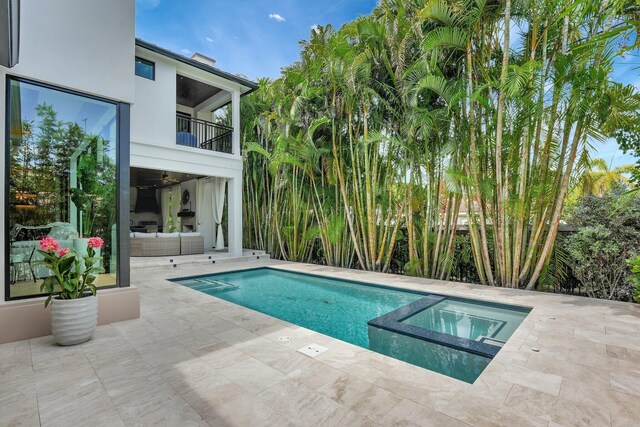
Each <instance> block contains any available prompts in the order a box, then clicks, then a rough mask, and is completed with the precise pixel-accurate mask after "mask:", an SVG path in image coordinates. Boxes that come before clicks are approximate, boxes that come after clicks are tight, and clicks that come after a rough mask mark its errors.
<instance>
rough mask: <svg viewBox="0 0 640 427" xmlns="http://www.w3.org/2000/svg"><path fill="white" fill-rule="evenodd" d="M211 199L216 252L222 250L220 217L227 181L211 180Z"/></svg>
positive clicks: (222, 238)
mask: <svg viewBox="0 0 640 427" xmlns="http://www.w3.org/2000/svg"><path fill="white" fill-rule="evenodd" d="M211 182H212V187H213V188H212V197H211V211H212V214H213V221H214V222H215V227H214V234H213V236H214V239H213V240H214V241H215V242H216V246H215V247H216V250H221V249H224V234H223V233H222V215H223V214H224V195H225V189H226V186H227V180H226V179H224V178H211Z"/></svg>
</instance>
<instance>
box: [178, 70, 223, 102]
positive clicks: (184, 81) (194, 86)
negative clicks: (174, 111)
mask: <svg viewBox="0 0 640 427" xmlns="http://www.w3.org/2000/svg"><path fill="white" fill-rule="evenodd" d="M220 91H222V89H220V88H219V87H215V86H211V85H209V84H207V83H203V82H199V81H197V80H194V79H192V78H189V77H185V76H181V75H180V74H178V75H176V102H177V103H178V104H180V105H186V106H187V107H190V108H194V107H196V106H198V105H200V104H202V103H203V102H204V101H206V100H207V99H209V98H211V97H212V96H214V95H216V94H217V93H218V92H220Z"/></svg>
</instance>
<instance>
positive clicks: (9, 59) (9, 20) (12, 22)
mask: <svg viewBox="0 0 640 427" xmlns="http://www.w3.org/2000/svg"><path fill="white" fill-rule="evenodd" d="M19 50H20V0H0V65H2V66H4V67H8V68H11V67H13V66H14V65H16V64H17V63H18V53H19Z"/></svg>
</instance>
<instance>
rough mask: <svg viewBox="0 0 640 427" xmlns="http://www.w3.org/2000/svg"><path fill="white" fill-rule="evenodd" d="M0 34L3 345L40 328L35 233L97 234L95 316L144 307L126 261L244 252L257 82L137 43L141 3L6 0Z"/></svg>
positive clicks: (201, 58) (69, 238) (76, 237)
mask: <svg viewBox="0 0 640 427" xmlns="http://www.w3.org/2000/svg"><path fill="white" fill-rule="evenodd" d="M0 32H1V34H2V37H0V79H1V80H2V85H0V98H2V101H3V106H4V109H3V111H5V114H2V115H0V122H1V123H0V140H1V141H2V144H3V145H2V146H3V148H4V149H3V150H2V153H1V154H0V155H1V156H2V161H0V174H1V176H2V177H3V180H4V184H5V185H2V186H0V198H1V199H2V200H3V205H4V207H5V208H4V209H2V210H0V217H1V219H2V222H3V223H4V224H5V227H4V228H3V231H2V234H1V235H2V237H1V238H0V240H1V242H0V243H1V244H0V259H2V260H3V262H2V276H0V277H2V280H3V286H1V287H0V324H4V322H11V323H13V324H17V325H21V326H20V327H18V328H17V330H16V331H13V332H11V333H6V331H5V332H3V331H0V343H1V342H6V341H11V340H15V339H24V338H28V337H32V336H37V335H46V334H48V327H49V326H48V323H47V319H48V314H46V312H45V311H44V310H42V307H41V304H42V301H41V296H40V291H39V283H41V280H42V279H43V277H44V276H45V275H46V274H47V272H46V271H43V270H42V267H37V266H34V261H36V258H37V256H38V255H37V252H35V248H36V246H37V241H38V240H39V239H40V238H41V237H43V236H52V237H54V238H56V239H58V240H59V241H60V243H61V245H63V246H65V247H69V248H75V249H78V248H79V247H81V246H82V244H83V242H84V240H83V239H86V238H87V237H91V236H94V235H97V236H99V237H102V238H103V239H104V240H105V246H104V248H103V249H102V251H103V252H102V256H103V261H102V262H103V267H104V273H103V274H101V275H100V278H99V283H98V284H99V285H100V286H101V287H102V288H104V289H103V290H102V291H101V292H99V297H100V312H101V316H102V318H101V319H100V322H102V323H105V322H108V321H114V320H120V319H125V318H131V317H135V316H137V315H138V312H139V301H138V298H139V297H138V293H137V291H136V290H135V288H131V287H130V286H129V268H130V264H129V257H130V255H132V256H156V255H158V254H160V255H176V256H177V255H181V254H197V253H207V252H213V251H227V252H229V254H231V255H241V254H242V167H243V163H242V157H241V152H240V98H241V96H243V95H245V94H247V93H250V92H251V91H253V90H255V89H256V88H257V85H256V84H255V83H254V82H251V81H249V80H248V79H246V78H244V77H241V76H239V75H234V74H231V73H228V72H224V71H222V70H220V69H218V68H216V67H215V61H214V60H213V59H211V58H208V57H207V56H206V55H203V54H200V53H197V54H194V55H193V56H192V57H185V56H182V55H179V54H176V53H174V52H172V51H170V50H167V49H165V48H163V47H160V46H157V45H155V44H152V43H149V42H147V41H143V40H140V39H136V37H135V0H114V1H108V2H107V1H103V0H57V1H55V2H52V1H48V0H30V1H20V0H0ZM152 239H153V240H152ZM188 239H192V240H188ZM85 246H86V245H85ZM16 300H18V301H16ZM114 307H118V309H117V310H114Z"/></svg>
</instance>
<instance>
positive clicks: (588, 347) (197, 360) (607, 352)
mask: <svg viewBox="0 0 640 427" xmlns="http://www.w3.org/2000/svg"><path fill="white" fill-rule="evenodd" d="M258 265H269V266H272V267H275V268H282V269H286V270H291V271H301V272H308V273H314V274H318V275H331V276H333V277H340V278H348V279H355V280H360V281H367V282H372V283H379V284H385V285H388V286H397V287H400V288H405V289H414V290H422V291H430V292H436V293H442V294H446V295H452V296H460V297H466V298H474V299H485V300H491V301H498V302H504V303H511V304H519V305H527V306H531V307H533V310H532V311H531V313H530V314H529V316H528V317H527V318H526V319H525V321H524V322H523V323H522V324H521V325H520V327H519V328H518V330H517V331H516V332H515V334H514V335H513V336H512V337H511V338H510V339H509V341H508V342H507V344H506V345H505V346H504V348H503V349H502V350H501V351H500V352H499V353H498V355H497V356H496V357H495V359H494V360H493V361H492V362H491V363H490V364H489V366H488V367H487V369H486V370H485V371H484V372H483V373H482V374H481V375H480V377H479V378H478V380H477V381H476V382H475V383H474V384H467V383H464V382H461V381H457V380H455V379H452V378H449V377H446V376H443V375H440V374H437V373H434V372H431V371H428V370H426V369H422V368H419V367H416V366H413V365H410V364H407V363H404V362H400V361H398V360H395V359H392V358H389V357H385V356H382V355H379V354H377V353H374V352H371V351H369V350H365V349H363V348H360V347H357V346H353V345H351V344H348V343H345V342H342V341H339V340H336V339H333V338H330V337H327V336H325V335H322V334H319V333H316V332H314V331H310V330H308V329H304V328H301V327H298V326H295V325H291V324H288V323H286V322H283V321H280V320H278V319H274V318H272V317H269V316H266V315H263V314H261V313H257V312H255V311H252V310H249V309H246V308H243V307H240V306H237V305H235V304H232V303H228V302H225V301H222V300H219V299H216V298H214V297H211V296H208V295H205V294H203V293H200V292H197V291H195V290H191V289H188V288H185V287H181V286H179V285H176V284H173V283H171V282H169V281H167V280H166V279H168V278H173V277H180V276H185V275H194V274H205V273H212V272H220V271H225V270H233V269H237V268H247V267H249V266H258ZM131 275H132V284H133V285H135V286H138V287H139V288H140V292H141V318H140V319H138V320H133V321H127V322H120V323H114V324H112V325H106V326H100V327H98V329H97V331H96V334H95V336H94V338H93V339H92V340H91V341H89V342H87V343H85V344H82V345H80V346H75V347H59V346H56V345H54V344H53V342H52V338H51V337H50V336H49V337H42V338H35V339H31V340H28V341H20V342H15V343H9V344H4V345H0V361H2V365H0V377H1V378H2V383H1V384H0V425H82V424H86V423H87V422H88V421H89V420H90V424H92V425H106V426H117V425H152V424H155V425H169V426H176V425H180V426H186V425H201V426H206V425H211V426H222V425H224V426H226V425H237V426H247V425H252V426H254V425H278V426H281V425H309V424H316V425H327V426H329V425H345V426H347V425H348V426H357V425H367V426H368V425H438V426H469V425H472V426H476V425H478V426H487V425H505V426H528V425H534V426H547V425H548V426H551V425H563V426H565V425H584V424H589V425H596V426H600V425H603V426H610V425H612V426H631V425H639V424H640V405H639V404H638V402H639V401H640V338H639V337H640V307H638V306H637V305H631V304H625V303H616V302H607V301H601V300H591V299H587V298H581V297H571V296H564V295H553V294H542V293H535V292H524V291H516V290H510V289H504V288H488V287H480V286H474V285H468V284H460V283H447V282H441V281H436V280H426V279H417V278H412V277H404V276H395V275H386V274H377V273H367V272H362V271H355V270H344V269H337V268H330V267H324V266H315V265H308V264H296V263H285V262H279V261H274V260H262V259H261V260H259V261H253V262H250V263H248V262H241V263H233V262H229V263H222V264H216V265H211V264H206V265H205V264H201V265H199V264H193V265H191V266H190V269H189V270H188V273H187V272H186V270H185V269H183V270H182V271H176V270H172V269H153V268H144V269H136V268H132V270H131ZM281 336H289V337H291V340H290V341H288V342H280V341H279V340H278V338H279V337H281ZM311 343H317V344H320V345H322V346H325V347H327V348H328V349H329V350H328V351H326V352H325V353H322V354H320V355H318V356H317V357H315V358H313V359H312V358H309V357H307V356H304V355H302V354H300V353H298V352H297V351H296V350H297V349H299V348H301V347H302V346H304V345H308V344H311ZM536 350H537V351H536Z"/></svg>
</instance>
